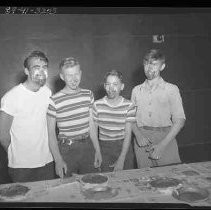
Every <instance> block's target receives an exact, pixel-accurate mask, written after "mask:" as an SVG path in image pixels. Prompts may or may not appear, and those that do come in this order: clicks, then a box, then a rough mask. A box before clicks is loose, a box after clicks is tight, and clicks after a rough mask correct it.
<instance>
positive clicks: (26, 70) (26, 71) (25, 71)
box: [24, 68, 29, 76]
mask: <svg viewBox="0 0 211 210" xmlns="http://www.w3.org/2000/svg"><path fill="white" fill-rule="evenodd" d="M24 73H25V74H26V75H27V76H28V75H29V70H28V69H27V68H24Z"/></svg>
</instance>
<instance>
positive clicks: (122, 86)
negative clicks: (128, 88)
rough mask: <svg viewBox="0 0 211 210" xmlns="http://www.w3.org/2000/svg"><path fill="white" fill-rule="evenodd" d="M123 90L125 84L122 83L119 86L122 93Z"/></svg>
mask: <svg viewBox="0 0 211 210" xmlns="http://www.w3.org/2000/svg"><path fill="white" fill-rule="evenodd" d="M124 88H125V84H124V83H123V84H122V85H121V91H123V90H124Z"/></svg>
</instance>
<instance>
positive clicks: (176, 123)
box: [151, 118, 185, 159]
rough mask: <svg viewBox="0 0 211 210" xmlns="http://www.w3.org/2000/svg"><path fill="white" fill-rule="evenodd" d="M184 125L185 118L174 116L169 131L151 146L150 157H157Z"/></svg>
mask: <svg viewBox="0 0 211 210" xmlns="http://www.w3.org/2000/svg"><path fill="white" fill-rule="evenodd" d="M184 125H185V119H183V118H175V119H174V120H173V125H172V127H171V129H170V131H169V133H168V134H167V135H166V137H165V138H164V139H163V140H162V141H161V142H160V143H159V144H157V145H153V146H152V148H151V149H152V150H154V151H153V152H152V155H151V157H152V158H153V159H159V158H161V156H162V153H163V151H164V150H165V148H166V146H167V145H168V144H169V142H171V141H172V140H173V139H175V138H176V136H177V134H178V133H179V132H180V130H181V129H182V128H183V126H184Z"/></svg>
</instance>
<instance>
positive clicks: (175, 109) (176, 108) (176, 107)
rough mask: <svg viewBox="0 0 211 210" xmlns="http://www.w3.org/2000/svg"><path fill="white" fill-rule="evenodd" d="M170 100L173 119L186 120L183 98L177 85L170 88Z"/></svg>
mask: <svg viewBox="0 0 211 210" xmlns="http://www.w3.org/2000/svg"><path fill="white" fill-rule="evenodd" d="M169 98H170V110H171V115H172V119H176V118H183V119H186V117H185V113H184V108H183V103H182V97H181V95H180V91H179V88H178V87H177V86H176V85H174V86H172V88H170V90H169Z"/></svg>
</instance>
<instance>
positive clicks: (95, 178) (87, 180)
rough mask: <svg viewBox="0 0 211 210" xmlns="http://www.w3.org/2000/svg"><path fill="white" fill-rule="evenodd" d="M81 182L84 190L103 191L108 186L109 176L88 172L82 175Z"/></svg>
mask: <svg viewBox="0 0 211 210" xmlns="http://www.w3.org/2000/svg"><path fill="white" fill-rule="evenodd" d="M80 183H81V187H82V189H83V190H87V189H93V190H95V191H103V190H105V189H106V188H107V185H108V177H107V176H105V175H103V174H86V175H84V176H82V177H81V179H80Z"/></svg>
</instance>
